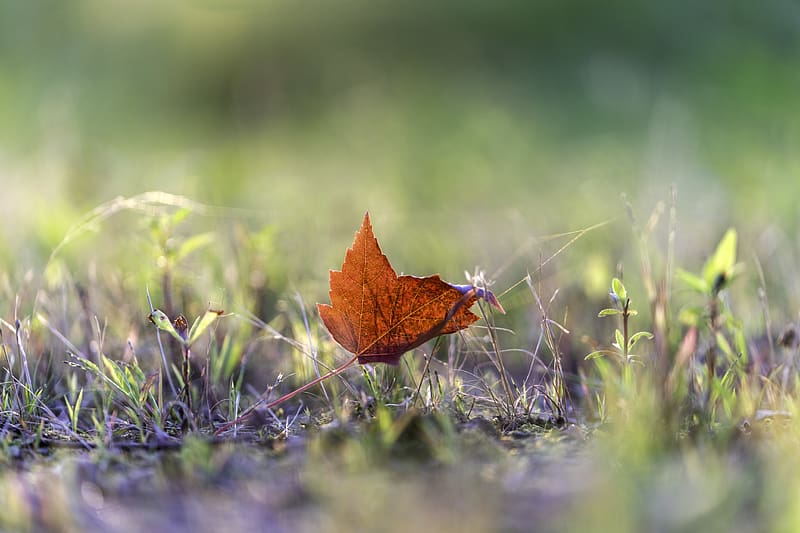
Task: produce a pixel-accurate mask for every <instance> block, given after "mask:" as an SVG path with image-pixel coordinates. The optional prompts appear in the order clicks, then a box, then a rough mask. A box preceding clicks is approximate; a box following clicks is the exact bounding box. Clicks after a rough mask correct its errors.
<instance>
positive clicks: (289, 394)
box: [214, 355, 358, 435]
mask: <svg viewBox="0 0 800 533" xmlns="http://www.w3.org/2000/svg"><path fill="white" fill-rule="evenodd" d="M356 361H358V356H357V355H354V356H353V357H352V358H351V359H350V360H348V361H347V362H345V363H344V364H342V365H341V366H338V367H336V368H334V369H333V370H331V371H330V372H328V373H327V374H323V375H321V376H319V377H318V378H316V379H314V380H312V381H309V382H308V383H306V384H305V385H303V386H302V387H300V388H297V389H295V390H293V391H291V392H287V393H286V394H284V395H283V396H281V397H280V398H278V399H277V400H272V401H271V402H269V403H268V404H267V406H266V408H267V409H272V408H273V407H277V406H278V405H280V404H282V403H283V402H285V401H288V400H291V399H292V398H294V397H295V396H297V395H298V394H300V393H301V392H305V391H307V390H308V389H310V388H311V387H313V386H315V385H318V384H319V383H321V382H323V381H325V380H326V379H328V378H332V377H333V376H338V375H339V374H341V373H342V372H344V371H345V370H347V369H348V368H349V367H351V366H353V365H354V364H355V363H356ZM265 401H266V399H265V398H263V397H262V398H261V399H259V400H258V401H257V402H256V403H254V404H253V405H251V406H250V407H248V408H247V409H245V410H244V411H243V412H242V414H241V415H239V416H238V417H237V418H236V420H233V421H231V422H228V423H226V424H224V425H222V426H220V427H219V428H218V429H217V430H216V431H215V432H214V434H215V435H219V434H220V433H223V432H225V431H227V430H228V429H230V428H231V427H233V426H235V425H237V424H241V423H242V422H243V421H244V420H245V419H246V418H247V417H249V416H250V415H252V414H253V413H254V412H255V410H256V409H257V408H258V407H259V406H260V405H261V404H263V403H264V402H265Z"/></svg>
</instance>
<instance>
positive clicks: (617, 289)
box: [611, 278, 628, 305]
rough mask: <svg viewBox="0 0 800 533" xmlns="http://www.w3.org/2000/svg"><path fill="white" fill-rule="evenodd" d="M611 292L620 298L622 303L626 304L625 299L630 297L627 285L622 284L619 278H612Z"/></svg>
mask: <svg viewBox="0 0 800 533" xmlns="http://www.w3.org/2000/svg"><path fill="white" fill-rule="evenodd" d="M611 292H613V293H614V296H616V297H617V298H618V299H619V301H620V304H621V305H625V300H627V299H628V291H626V290H625V285H623V284H622V281H620V280H619V278H614V279H612V280H611Z"/></svg>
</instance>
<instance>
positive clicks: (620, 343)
mask: <svg viewBox="0 0 800 533" xmlns="http://www.w3.org/2000/svg"><path fill="white" fill-rule="evenodd" d="M614 337H616V339H617V342H616V343H614V346H616V347H617V348H619V349H620V350H622V347H623V346H625V337H623V335H622V332H621V331H620V330H616V331H615V332H614Z"/></svg>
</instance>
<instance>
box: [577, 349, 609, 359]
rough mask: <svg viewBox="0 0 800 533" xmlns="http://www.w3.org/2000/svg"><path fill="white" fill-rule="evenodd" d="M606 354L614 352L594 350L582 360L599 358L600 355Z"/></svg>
mask: <svg viewBox="0 0 800 533" xmlns="http://www.w3.org/2000/svg"><path fill="white" fill-rule="evenodd" d="M607 355H614V352H612V351H611V350H597V351H596V352H592V353H590V354H589V355H587V356H586V357H584V358H583V359H584V361H590V360H592V359H599V358H601V357H605V356H607Z"/></svg>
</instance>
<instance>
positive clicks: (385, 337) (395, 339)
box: [215, 213, 505, 435]
mask: <svg viewBox="0 0 800 533" xmlns="http://www.w3.org/2000/svg"><path fill="white" fill-rule="evenodd" d="M330 284H331V290H330V296H331V305H327V304H317V308H318V309H319V314H320V316H321V317H322V321H323V322H324V323H325V326H326V327H327V328H328V331H330V333H331V335H332V336H333V338H334V339H336V342H338V343H339V344H341V345H342V346H343V347H344V348H345V349H346V350H347V351H349V352H351V353H352V354H353V357H352V358H351V359H349V360H348V361H347V362H345V363H343V364H342V365H340V366H338V367H336V368H335V369H333V370H331V371H330V372H328V373H327V374H324V375H322V376H319V377H317V378H316V379H314V380H312V381H310V382H309V383H306V384H305V385H303V386H302V387H300V388H298V389H295V390H293V391H292V392H289V393H287V394H284V395H283V396H281V397H280V398H278V399H277V400H273V401H271V402H269V403H267V409H272V408H273V407H276V406H277V405H279V404H281V403H283V402H285V401H287V400H289V399H291V398H293V397H294V396H296V395H297V394H300V393H301V392H304V391H306V390H308V389H310V388H311V387H313V386H315V385H317V384H318V383H320V382H322V381H324V380H326V379H328V378H331V377H333V376H336V375H338V374H341V373H342V372H343V371H344V370H346V369H347V368H349V367H350V366H351V365H353V364H354V363H356V361H357V362H359V363H361V364H364V363H389V364H397V363H398V361H399V360H400V357H401V356H402V355H403V354H404V353H405V352H407V351H409V350H412V349H414V348H416V347H417V346H419V345H421V344H422V343H424V342H426V341H428V340H430V339H432V338H434V337H436V336H438V335H443V334H446V333H454V332H456V331H458V330H460V329H464V328H466V327H467V326H469V325H470V324H472V323H473V322H475V321H476V320H478V316H477V315H475V314H474V313H473V312H472V311H470V310H469V308H470V306H472V304H474V303H475V301H476V300H478V299H479V298H483V299H484V300H486V301H487V302H489V303H490V304H492V305H493V306H494V307H496V308H497V309H498V310H499V311H500V312H502V313H505V311H503V307H502V306H501V305H500V303H499V302H498V301H497V298H495V296H494V294H492V293H491V292H490V291H489V290H487V289H483V288H479V287H474V286H472V285H451V284H449V283H447V282H445V281H442V280H441V278H439V276H438V275H435V276H428V277H425V278H418V277H415V276H398V275H397V274H396V273H395V271H394V269H393V268H392V265H391V264H389V260H388V259H387V258H386V256H385V255H383V252H381V249H380V246H378V240H377V239H376V238H375V235H373V234H372V224H371V223H370V220H369V213H367V214H365V215H364V221H363V222H362V224H361V229H360V230H359V231H358V232H356V237H355V240H354V241H353V246H352V247H351V248H350V249H348V250H347V253H346V254H345V257H344V263H343V264H342V270H340V271H337V270H331V273H330ZM263 401H264V400H263V399H262V400H259V401H258V402H256V403H255V404H253V405H251V406H250V407H249V408H247V409H246V410H245V411H244V412H242V414H241V415H239V417H237V418H236V419H235V420H233V421H232V422H228V423H227V424H223V425H222V426H221V427H219V428H218V429H217V431H216V432H215V433H216V434H217V435H219V434H220V433H222V432H224V431H226V430H228V429H230V428H231V427H234V426H236V425H237V424H239V423H241V422H242V421H243V420H244V419H245V418H247V417H248V416H250V415H251V414H252V413H253V412H254V411H255V409H256V408H257V407H258V406H259V405H261V403H262V402H263Z"/></svg>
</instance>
